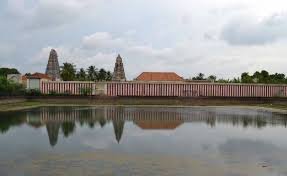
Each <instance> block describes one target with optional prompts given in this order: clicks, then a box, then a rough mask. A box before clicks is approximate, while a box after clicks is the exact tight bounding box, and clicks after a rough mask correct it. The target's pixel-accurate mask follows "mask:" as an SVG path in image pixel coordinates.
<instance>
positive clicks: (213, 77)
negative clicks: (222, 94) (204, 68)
mask: <svg viewBox="0 0 287 176" xmlns="http://www.w3.org/2000/svg"><path fill="white" fill-rule="evenodd" d="M207 80H209V81H211V82H215V81H216V76H215V75H210V76H209V77H208V78H207Z"/></svg>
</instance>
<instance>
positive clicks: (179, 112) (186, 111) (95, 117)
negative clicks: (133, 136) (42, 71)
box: [27, 107, 287, 146]
mask: <svg viewBox="0 0 287 176" xmlns="http://www.w3.org/2000/svg"><path fill="white" fill-rule="evenodd" d="M125 121H132V122H134V123H135V124H136V125H137V126H138V127H140V128H141V129H148V130H150V129H159V130H163V129H164V130H174V129H175V128H177V127H179V126H180V125H181V124H183V123H202V122H204V123H206V124H208V125H210V126H212V127H214V126H215V125H216V123H220V124H222V123H226V124H232V125H233V126H243V127H249V126H251V127H256V128H262V127H265V126H266V125H268V124H269V125H271V124H272V125H282V126H285V127H286V124H287V118H286V116H285V115H280V114H273V113H266V112H260V111H258V112H257V111H250V112H248V111H247V112H244V110H243V111H240V112H237V111H233V110H232V111H224V110H218V109H208V108H205V109H192V108H125V107H103V108H97V109H93V108H74V107H48V108H41V109H39V110H38V111H35V112H29V113H27V123H28V124H30V125H32V126H33V127H36V128H37V127H39V126H42V125H46V126H47V132H48V135H49V140H50V143H51V145H52V146H53V145H55V143H56V142H57V139H58V133H59V129H60V128H61V129H62V131H63V133H64V134H65V137H68V136H69V135H70V134H72V133H73V132H74V128H75V123H76V122H78V123H79V124H80V125H85V124H86V125H89V126H90V127H91V128H93V127H94V125H95V124H98V125H100V126H101V127H104V126H105V124H106V123H107V122H112V123H113V127H114V133H115V138H116V140H117V141H118V142H120V140H121V138H122V135H123V131H124V123H125ZM68 122H69V123H73V124H67V125H63V124H64V123H68ZM66 128H67V129H66Z"/></svg>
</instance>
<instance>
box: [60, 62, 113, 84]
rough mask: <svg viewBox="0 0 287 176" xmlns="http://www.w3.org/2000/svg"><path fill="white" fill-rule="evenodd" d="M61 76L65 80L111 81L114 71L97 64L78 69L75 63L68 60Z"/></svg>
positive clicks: (62, 68)
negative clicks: (98, 66)
mask: <svg viewBox="0 0 287 176" xmlns="http://www.w3.org/2000/svg"><path fill="white" fill-rule="evenodd" d="M61 78H62V80H63V81H111V80H112V73H111V72H110V71H106V70H105V69H103V68H101V69H97V68H96V67H95V66H90V67H88V68H87V69H84V68H81V69H80V70H79V71H77V70H76V66H75V65H74V64H72V63H67V62H66V63H64V64H63V66H61Z"/></svg>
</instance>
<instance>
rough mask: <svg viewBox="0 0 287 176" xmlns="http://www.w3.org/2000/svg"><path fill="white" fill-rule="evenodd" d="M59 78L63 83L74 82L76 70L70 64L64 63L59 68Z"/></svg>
mask: <svg viewBox="0 0 287 176" xmlns="http://www.w3.org/2000/svg"><path fill="white" fill-rule="evenodd" d="M61 78H62V80H63V81H74V80H76V68H75V65H74V64H72V63H67V62H66V63H64V64H63V66H62V67H61Z"/></svg>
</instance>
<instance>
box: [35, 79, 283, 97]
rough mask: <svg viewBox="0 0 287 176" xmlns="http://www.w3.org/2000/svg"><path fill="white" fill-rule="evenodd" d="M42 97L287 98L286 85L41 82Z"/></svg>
mask: <svg viewBox="0 0 287 176" xmlns="http://www.w3.org/2000/svg"><path fill="white" fill-rule="evenodd" d="M40 87H41V88H40V90H41V92H42V93H43V94H51V93H54V94H68V95H82V94H83V93H88V94H89V95H103V96H109V97H120V96H122V97H287V85H271V84H219V83H188V82H137V81H131V82H64V81H59V82H55V81H47V82H46V81H45V82H41V85H40Z"/></svg>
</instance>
